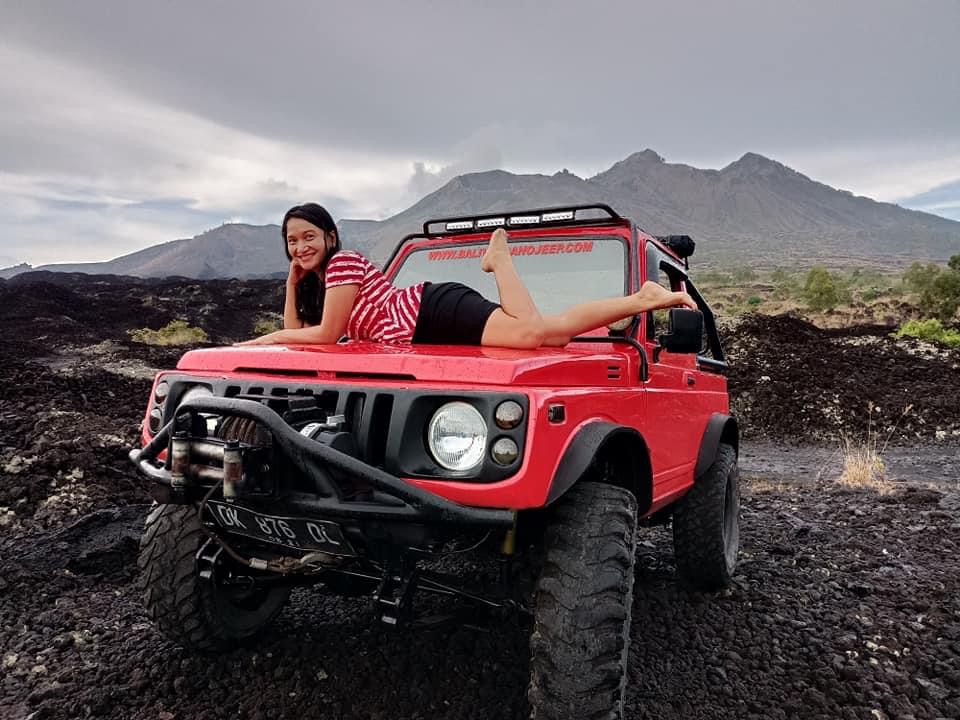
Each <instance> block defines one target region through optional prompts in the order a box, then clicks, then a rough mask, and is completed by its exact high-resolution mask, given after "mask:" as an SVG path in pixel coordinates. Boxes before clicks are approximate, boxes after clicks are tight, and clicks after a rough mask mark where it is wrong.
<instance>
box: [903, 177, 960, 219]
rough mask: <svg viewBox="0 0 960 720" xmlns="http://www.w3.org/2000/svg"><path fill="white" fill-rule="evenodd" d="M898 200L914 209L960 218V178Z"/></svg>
mask: <svg viewBox="0 0 960 720" xmlns="http://www.w3.org/2000/svg"><path fill="white" fill-rule="evenodd" d="M898 202H899V203H900V204H901V205H903V206H904V207H908V208H912V209H913V210H923V211H924V212H929V213H933V214H935V215H941V216H943V217H945V218H950V219H951V220H960V178H958V179H956V180H954V181H953V182H949V183H944V184H943V185H939V186H938V187H935V188H933V189H931V190H928V191H927V192H925V193H920V194H919V195H914V196H912V197H906V198H901V199H900V200H898Z"/></svg>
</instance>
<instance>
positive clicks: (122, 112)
mask: <svg viewBox="0 0 960 720" xmlns="http://www.w3.org/2000/svg"><path fill="white" fill-rule="evenodd" d="M588 8H589V9H588ZM958 37H960V2H958V1H957V0H909V1H908V0H902V1H901V2H891V1H887V0H858V1H853V0H849V1H844V0H830V1H817V0H812V1H810V0H808V1H799V0H797V1H791V2H787V1H778V0H754V1H749V2H747V1H738V0H725V1H724V2H716V3H713V2H678V1H673V2H669V3H667V2H638V1H637V0H633V1H630V0H625V1H623V2H604V1H603V0H595V1H594V2H593V3H591V4H587V3H584V2H581V1H579V0H578V1H577V2H572V1H567V2H552V3H548V2H531V1H527V2H524V1H523V0H514V1H512V2H511V1H508V0H488V1H487V2H473V3H466V2H459V1H457V0H445V1H442V2H441V1H439V0H437V1H433V2H417V1H416V0H413V1H411V2H402V3H398V2H377V3H372V2H362V1H361V0H357V1H356V2H353V3H345V2H319V1H308V0H301V1H296V0H290V1H288V2H282V1H278V2H271V3H268V2H252V1H249V0H243V1H241V0H237V1H233V2H228V1H227V0H221V1H219V2H202V1H199V0H191V1H189V2H187V1H181V0H163V1H161V0H150V1H144V2H129V1H125V0H114V1H112V2H107V1H97V0H85V1H84V2H54V1H52V0H47V1H37V2H29V1H28V0H23V1H22V2H15V1H14V0H0V266H2V265H4V264H8V263H10V262H12V261H28V262H31V263H33V264H39V263H46V262H58V261H81V260H102V259H108V258H111V257H115V256H118V255H123V254H126V253H129V252H133V251H134V250H137V249H140V248H143V247H146V246H148V245H153V244H155V243H158V242H162V241H165V240H171V239H175V238H179V237H191V236H193V235H195V234H197V233H199V232H202V231H203V230H205V229H208V228H210V227H212V226H216V225H218V224H220V223H221V222H224V221H234V220H242V221H246V222H253V223H266V222H277V221H278V219H279V217H280V215H281V214H282V212H283V210H284V209H285V208H286V207H288V206H289V205H291V204H293V203H295V202H302V201H305V200H317V201H320V202H324V203H327V204H328V205H329V206H330V207H331V209H332V210H333V211H334V212H335V214H336V215H337V216H340V217H369V218H382V217H386V216H389V215H391V214H393V213H394V212H397V211H399V210H402V209H404V208H405V207H406V206H408V205H409V204H410V203H412V202H413V201H415V200H416V199H417V198H419V197H420V196H421V195H422V194H424V193H426V192H428V191H430V190H433V189H435V188H437V187H439V186H440V185H441V184H442V183H443V182H444V181H445V180H447V179H449V178H450V177H452V176H453V175H456V174H458V173H461V172H469V171H474V170H487V169H491V168H495V167H502V168H504V169H507V170H511V171H514V172H543V173H553V172H555V171H556V170H559V169H560V168H563V167H566V168H569V169H570V170H571V171H573V172H575V173H577V174H579V175H581V176H590V175H592V174H594V173H596V172H599V171H601V170H603V169H605V168H607V167H608V166H609V165H611V164H612V163H613V162H616V161H617V160H620V159H622V158H624V157H625V156H627V155H628V154H630V153H631V152H634V151H636V150H642V149H644V148H647V147H650V148H653V149H654V150H656V151H657V152H659V153H660V154H661V155H663V156H664V157H665V158H666V160H667V161H668V162H683V163H688V164H691V165H695V166H697V167H722V166H724V165H726V164H727V163H729V162H732V161H733V160H735V159H737V158H738V157H740V155H742V154H743V153H744V152H747V151H753V152H758V153H761V154H764V155H767V156H768V157H772V158H774V159H776V160H779V161H781V162H784V163H786V164H787V165H790V166H791V167H794V168H795V169H797V170H799V171H800V172H803V173H804V174H806V175H809V176H811V177H813V178H814V179H817V180H820V181H823V182H826V183H828V184H830V185H833V186H835V187H840V188H844V189H848V190H851V191H853V192H855V193H857V194H863V195H868V196H871V197H874V198H877V199H880V200H891V201H901V202H903V203H904V204H909V205H911V206H916V207H925V208H929V209H930V210H931V211H933V212H937V213H939V214H941V215H945V216H948V217H955V218H960V42H958V40H957V38H958Z"/></svg>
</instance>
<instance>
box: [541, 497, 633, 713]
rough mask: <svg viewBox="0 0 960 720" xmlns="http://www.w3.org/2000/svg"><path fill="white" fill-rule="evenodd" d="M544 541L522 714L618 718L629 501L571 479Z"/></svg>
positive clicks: (626, 628) (628, 596)
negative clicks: (526, 702) (528, 711)
mask: <svg viewBox="0 0 960 720" xmlns="http://www.w3.org/2000/svg"><path fill="white" fill-rule="evenodd" d="M544 543H545V550H546V554H545V557H544V564H543V570H542V571H541V574H540V578H539V580H538V582H537V587H536V595H535V609H534V627H533V635H532V636H531V638H530V687H529V690H528V693H527V697H528V699H529V701H530V709H531V715H530V716H531V718H535V719H536V720H541V719H547V720H561V719H564V720H573V719H574V718H576V719H577V720H581V719H583V720H587V719H589V720H593V719H597V720H599V719H601V718H602V719H604V720H606V719H608V718H609V719H611V720H619V719H620V718H622V717H623V702H624V696H625V694H626V686H627V652H628V650H629V647H630V615H631V607H632V605H633V571H634V565H635V564H636V546H637V501H636V499H635V498H634V496H633V494H632V493H630V492H629V491H627V490H624V489H623V488H619V487H615V486H613V485H602V484H598V483H579V484H577V485H575V486H574V487H573V488H571V490H570V491H569V492H568V493H567V494H566V495H564V496H563V498H561V499H560V500H559V501H558V502H557V505H556V507H555V510H554V513H553V516H552V520H551V523H550V525H549V526H548V528H547V532H546V535H545V538H544Z"/></svg>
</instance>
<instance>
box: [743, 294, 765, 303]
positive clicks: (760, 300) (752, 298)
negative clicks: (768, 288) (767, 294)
mask: <svg viewBox="0 0 960 720" xmlns="http://www.w3.org/2000/svg"><path fill="white" fill-rule="evenodd" d="M762 304H763V298H762V297H760V296H759V295H751V296H750V297H748V298H747V305H762Z"/></svg>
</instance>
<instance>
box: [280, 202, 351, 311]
mask: <svg viewBox="0 0 960 720" xmlns="http://www.w3.org/2000/svg"><path fill="white" fill-rule="evenodd" d="M290 218H299V219H301V220H306V221H307V222H308V223H310V224H312V225H316V226H317V227H318V228H320V229H321V230H323V232H324V233H330V234H332V235H333V239H334V243H333V247H331V248H330V250H329V251H328V252H327V255H326V257H324V259H323V264H322V265H321V266H320V267H319V269H318V270H317V272H315V273H312V272H311V273H307V274H306V276H305V277H304V278H303V280H301V281H300V282H299V283H297V297H296V304H297V315H298V316H299V317H300V319H301V320H303V322H305V323H309V324H310V325H316V324H317V323H319V322H320V319H321V318H322V317H323V298H324V296H325V295H326V288H325V287H324V283H323V274H324V272H325V271H326V269H327V263H329V262H330V258H332V257H333V256H334V255H335V254H336V253H337V251H338V250H340V233H339V232H337V224H336V223H335V222H334V221H333V217H331V215H330V213H328V212H327V210H326V208H324V207H323V206H321V205H317V204H316V203H304V204H303V205H294V206H293V207H292V208H290V209H289V210H287V214H286V215H284V216H283V224H282V225H281V226H280V234H281V235H282V236H283V251H284V252H285V253H286V254H287V259H288V260H293V256H292V255H291V254H290V248H289V247H287V222H288V221H289V220H290Z"/></svg>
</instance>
